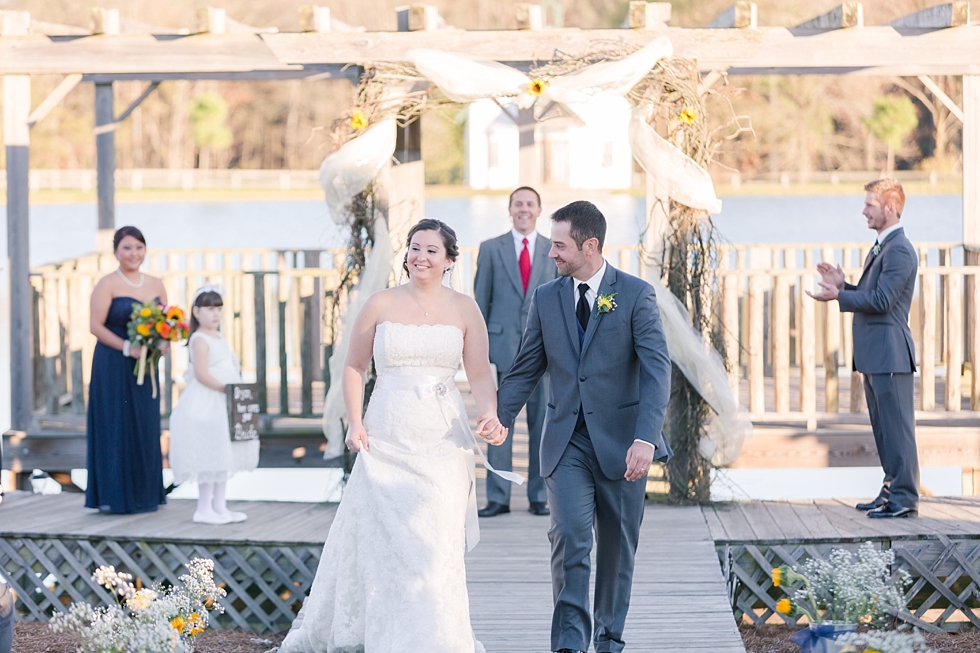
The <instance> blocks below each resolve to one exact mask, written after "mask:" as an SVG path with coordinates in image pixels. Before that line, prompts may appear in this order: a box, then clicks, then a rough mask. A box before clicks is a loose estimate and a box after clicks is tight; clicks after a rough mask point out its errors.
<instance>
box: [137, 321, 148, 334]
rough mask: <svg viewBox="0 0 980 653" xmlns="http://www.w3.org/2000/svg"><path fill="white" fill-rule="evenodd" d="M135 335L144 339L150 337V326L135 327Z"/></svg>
mask: <svg viewBox="0 0 980 653" xmlns="http://www.w3.org/2000/svg"><path fill="white" fill-rule="evenodd" d="M136 333H138V334H140V335H141V336H143V337H144V338H146V337H147V336H149V335H150V326H149V325H148V324H145V323H144V324H140V325H137V327H136Z"/></svg>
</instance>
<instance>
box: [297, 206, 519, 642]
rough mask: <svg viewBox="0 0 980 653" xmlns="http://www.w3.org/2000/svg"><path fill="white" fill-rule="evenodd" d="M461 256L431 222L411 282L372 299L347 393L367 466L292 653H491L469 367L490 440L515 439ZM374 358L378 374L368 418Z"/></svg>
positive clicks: (412, 243)
mask: <svg viewBox="0 0 980 653" xmlns="http://www.w3.org/2000/svg"><path fill="white" fill-rule="evenodd" d="M458 253H459V250H458V248H457V246H456V234H455V232H454V231H453V230H452V229H451V228H450V227H449V226H447V225H446V224H444V223H442V222H440V221H438V220H431V219H424V220H422V221H420V222H419V223H418V224H416V225H415V226H413V227H412V229H411V230H410V231H409V234H408V252H407V254H406V256H405V261H404V263H403V268H404V270H405V272H406V273H407V274H408V277H409V282H408V283H407V284H404V285H401V286H398V287H396V288H390V289H387V290H382V291H380V292H377V293H375V294H374V295H372V296H371V297H370V298H369V299H368V301H367V303H366V304H365V306H364V308H363V309H362V310H361V311H360V313H358V315H357V317H356V318H355V320H354V324H353V327H352V328H351V332H350V343H349V348H348V352H347V358H346V360H345V361H344V372H343V390H344V402H345V404H346V408H347V415H348V418H349V420H350V425H349V428H348V431H347V440H346V442H347V446H348V448H350V449H351V450H352V451H356V452H358V457H357V461H356V463H355V464H354V469H353V472H352V473H351V477H350V481H349V483H348V485H347V489H346V492H345V494H344V499H343V501H342V502H341V504H340V507H339V508H338V509H337V515H336V517H335V519H334V521H333V525H332V526H331V528H330V533H329V535H328V536H327V541H326V544H325V545H324V547H323V556H322V557H321V558H320V565H319V568H318V569H317V573H316V578H315V579H314V581H313V587H312V589H311V591H310V595H309V597H308V598H307V599H306V602H305V603H304V605H303V609H302V610H301V611H300V613H299V616H297V618H296V620H295V621H294V622H293V625H292V628H291V630H290V632H289V634H288V635H287V636H286V639H285V641H284V642H283V643H282V646H281V647H280V649H279V651H280V653H407V652H411V651H417V652H422V651H425V653H483V651H484V648H483V645H482V644H480V643H479V642H478V641H476V639H475V638H474V636H473V630H472V628H471V627H470V615H469V599H468V596H467V591H466V571H465V569H464V566H463V554H464V553H465V551H466V550H467V549H468V548H469V549H471V548H472V547H473V546H474V545H475V544H476V541H477V539H478V537H479V535H478V527H477V524H476V495H475V487H476V485H475V484H476V477H475V471H474V459H473V449H472V445H473V444H475V439H474V436H473V434H472V432H471V431H470V429H469V424H468V420H467V417H466V412H465V409H464V407H463V403H462V399H461V397H460V394H459V392H458V391H457V390H456V387H455V385H454V384H453V378H454V377H455V375H456V370H457V369H458V367H459V362H460V360H461V359H462V361H463V364H464V366H465V369H466V375H467V379H468V380H469V384H470V389H471V391H472V392H473V396H474V398H475V399H476V403H477V407H478V409H479V413H480V417H479V424H480V427H479V435H481V436H482V437H483V438H484V439H486V440H487V441H488V442H490V443H491V444H499V443H500V442H503V440H504V438H505V437H506V435H507V431H506V429H505V428H503V427H502V426H501V425H500V423H499V421H498V420H497V417H496V411H497V396H496V389H495V384H494V380H493V377H492V375H491V370H490V362H489V357H488V341H487V327H486V325H485V324H484V322H483V316H482V314H481V313H480V309H479V308H478V307H477V304H476V302H474V301H473V299H471V298H470V297H468V296H466V295H464V294H462V293H458V292H456V291H454V290H452V289H451V288H449V287H447V286H445V285H443V283H442V281H443V277H444V275H445V274H446V273H447V272H449V270H450V268H451V266H452V265H453V263H454V262H455V260H456V257H457V255H458ZM372 356H373V357H374V361H375V366H376V369H377V374H378V377H377V383H376V385H375V389H374V393H373V394H372V396H371V400H370V404H369V405H368V408H367V412H366V413H365V414H364V418H363V421H362V419H361V411H362V406H363V400H364V383H365V375H366V372H367V369H368V367H369V365H370V363H371V358H372ZM491 471H492V470H491ZM499 473H500V474H501V475H503V476H505V478H508V479H509V480H513V481H515V482H518V481H519V480H520V477H516V475H513V474H507V473H505V472H499Z"/></svg>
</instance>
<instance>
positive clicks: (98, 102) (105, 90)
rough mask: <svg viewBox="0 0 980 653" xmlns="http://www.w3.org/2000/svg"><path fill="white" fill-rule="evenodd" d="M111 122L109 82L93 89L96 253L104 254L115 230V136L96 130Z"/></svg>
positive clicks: (111, 108) (110, 89) (105, 131)
mask: <svg viewBox="0 0 980 653" xmlns="http://www.w3.org/2000/svg"><path fill="white" fill-rule="evenodd" d="M114 121H115V114H114V106H113V95H112V82H107V83H97V84H96V85H95V127H96V136H95V161H96V163H95V168H96V178H97V189H98V205H99V233H98V236H97V244H98V249H99V251H105V250H106V249H107V245H108V243H111V242H112V235H113V232H114V231H115V229H116V178H115V175H116V132H115V130H113V129H105V130H100V129H99V127H103V126H106V125H111V124H112V123H113V122H114Z"/></svg>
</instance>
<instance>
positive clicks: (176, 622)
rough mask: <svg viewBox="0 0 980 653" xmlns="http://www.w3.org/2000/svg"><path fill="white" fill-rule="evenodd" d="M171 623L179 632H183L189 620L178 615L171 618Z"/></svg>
mask: <svg viewBox="0 0 980 653" xmlns="http://www.w3.org/2000/svg"><path fill="white" fill-rule="evenodd" d="M170 625H171V626H173V628H174V630H176V631H177V632H178V633H182V632H184V626H186V625H187V622H185V621H184V618H183V617H181V616H179V615H178V616H176V617H174V618H173V619H171V620H170Z"/></svg>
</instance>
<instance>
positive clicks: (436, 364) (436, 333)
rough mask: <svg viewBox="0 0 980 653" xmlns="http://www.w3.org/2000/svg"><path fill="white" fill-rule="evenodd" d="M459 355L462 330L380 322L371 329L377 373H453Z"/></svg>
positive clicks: (451, 327) (449, 326)
mask: <svg viewBox="0 0 980 653" xmlns="http://www.w3.org/2000/svg"><path fill="white" fill-rule="evenodd" d="M462 357H463V332H462V331H460V330H459V328H457V327H455V326H452V325H449V324H422V325H419V324H399V323H398V322H382V323H381V324H379V325H378V326H377V329H376V330H375V334H374V364H375V367H376V369H377V371H378V375H382V374H430V375H434V376H445V375H454V374H456V370H457V369H458V368H459V362H460V360H461V359H462Z"/></svg>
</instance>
